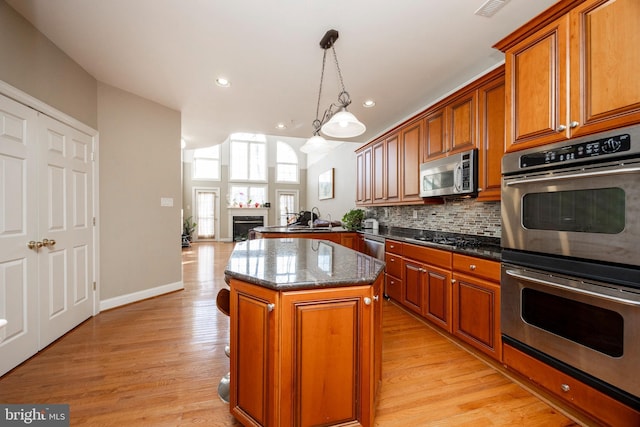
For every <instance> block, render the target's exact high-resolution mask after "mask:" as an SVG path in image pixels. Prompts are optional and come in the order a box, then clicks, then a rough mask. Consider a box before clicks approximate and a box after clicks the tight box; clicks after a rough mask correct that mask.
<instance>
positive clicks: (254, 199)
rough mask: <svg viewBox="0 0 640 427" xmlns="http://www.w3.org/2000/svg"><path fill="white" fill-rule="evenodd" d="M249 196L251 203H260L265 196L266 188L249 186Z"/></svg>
mask: <svg viewBox="0 0 640 427" xmlns="http://www.w3.org/2000/svg"><path fill="white" fill-rule="evenodd" d="M249 197H250V198H251V203H260V204H262V203H264V201H265V200H266V198H267V197H266V189H265V188H264V187H250V188H249Z"/></svg>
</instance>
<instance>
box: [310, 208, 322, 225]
mask: <svg viewBox="0 0 640 427" xmlns="http://www.w3.org/2000/svg"><path fill="white" fill-rule="evenodd" d="M314 210H315V211H316V212H318V215H317V217H318V219H320V209H318V208H317V207H315V206H314V207H312V208H311V221H309V228H313V211H314Z"/></svg>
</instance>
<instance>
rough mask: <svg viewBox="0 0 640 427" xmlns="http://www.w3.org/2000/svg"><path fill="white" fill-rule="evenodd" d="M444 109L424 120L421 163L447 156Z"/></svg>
mask: <svg viewBox="0 0 640 427" xmlns="http://www.w3.org/2000/svg"><path fill="white" fill-rule="evenodd" d="M445 117H446V114H445V108H440V109H438V110H436V111H434V112H432V113H430V114H429V115H428V116H426V117H425V119H424V123H425V125H424V127H425V141H424V148H423V156H422V161H423V162H426V161H428V160H434V159H437V158H440V157H444V156H445V155H446V154H447V147H448V145H447V134H446V130H447V126H446V124H445Z"/></svg>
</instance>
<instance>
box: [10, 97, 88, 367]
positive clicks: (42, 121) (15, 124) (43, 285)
mask: <svg viewBox="0 0 640 427" xmlns="http://www.w3.org/2000/svg"><path fill="white" fill-rule="evenodd" d="M92 152H93V137H91V136H89V135H87V134H84V133H82V132H80V131H78V130H75V129H74V128H72V127H70V126H68V125H66V124H63V123H62V122H59V121H57V120H54V119H52V118H50V117H48V116H46V115H44V114H40V113H37V112H36V111H35V110H33V109H31V108H28V107H26V106H25V105H23V104H20V103H18V102H15V101H13V100H11V99H9V98H7V97H4V96H2V95H0V319H6V320H7V324H6V326H5V327H4V330H3V331H0V339H2V337H3V336H4V340H2V342H0V375H3V374H4V373H6V372H7V371H9V370H11V369H13V368H14V367H15V366H17V365H18V364H20V363H21V362H23V361H24V360H26V359H28V358H29V357H30V356H32V355H33V354H35V353H36V352H37V351H38V350H40V349H42V348H44V347H46V346H47V345H48V344H50V343H51V342H52V341H54V340H55V339H57V338H59V337H60V336H62V335H63V334H65V333H66V332H67V331H69V330H70V329H72V328H73V327H75V326H76V325H78V324H79V323H81V322H82V321H84V320H85V319H87V318H88V317H90V316H91V315H92V313H93V292H94V291H93V278H94V275H93V266H94V264H93V255H94V241H93V160H92Z"/></svg>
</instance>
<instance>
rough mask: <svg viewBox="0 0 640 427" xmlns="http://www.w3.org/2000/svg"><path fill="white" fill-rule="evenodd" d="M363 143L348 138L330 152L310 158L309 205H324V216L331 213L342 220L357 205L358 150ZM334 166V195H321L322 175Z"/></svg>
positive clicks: (322, 209) (333, 218) (308, 163)
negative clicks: (349, 140)
mask: <svg viewBox="0 0 640 427" xmlns="http://www.w3.org/2000/svg"><path fill="white" fill-rule="evenodd" d="M361 145H362V144H354V143H351V142H344V143H342V144H340V145H339V146H337V147H336V148H334V149H333V150H332V151H331V152H330V153H328V154H325V155H322V156H318V157H314V155H313V154H312V155H310V159H308V160H307V196H306V197H307V205H306V209H307V210H311V208H312V207H313V206H316V207H318V209H320V216H321V217H322V218H326V217H327V214H330V215H331V219H332V220H338V221H340V220H341V219H342V216H343V215H344V214H345V213H347V211H349V210H350V209H354V208H355V207H356V153H355V150H356V149H357V148H358V147H360V146H361ZM330 168H334V169H335V170H334V198H333V199H326V200H319V199H318V176H319V175H320V174H321V173H323V172H326V171H327V170H329V169H330Z"/></svg>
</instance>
